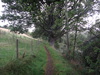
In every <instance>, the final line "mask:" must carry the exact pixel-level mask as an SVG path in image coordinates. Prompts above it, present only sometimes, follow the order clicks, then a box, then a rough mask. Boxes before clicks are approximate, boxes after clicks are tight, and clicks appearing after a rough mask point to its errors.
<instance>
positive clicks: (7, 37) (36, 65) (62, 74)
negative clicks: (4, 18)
mask: <svg viewBox="0 0 100 75" xmlns="http://www.w3.org/2000/svg"><path fill="white" fill-rule="evenodd" d="M16 39H18V40H19V41H18V50H19V51H18V53H19V55H18V57H19V58H18V59H17V58H16V54H17V53H16ZM0 75H80V74H79V73H78V72H77V71H76V70H75V69H74V68H73V67H72V66H71V65H70V64H69V63H68V61H66V60H65V59H64V58H63V57H62V55H61V54H60V53H59V52H57V51H56V50H55V49H54V48H52V47H51V46H50V45H49V44H48V43H47V42H46V41H40V40H34V39H32V38H28V37H19V36H18V35H15V34H14V35H12V34H10V33H8V32H5V31H0Z"/></svg>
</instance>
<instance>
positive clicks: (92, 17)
mask: <svg viewBox="0 0 100 75" xmlns="http://www.w3.org/2000/svg"><path fill="white" fill-rule="evenodd" d="M2 5H3V3H2V2H1V0H0V16H1V15H2V11H3V10H4V8H3V7H2ZM96 19H100V14H99V15H98V14H95V15H94V16H91V17H88V18H86V20H87V21H88V25H86V26H87V27H88V26H90V25H91V24H94V23H95V20H96ZM6 24H8V22H7V21H4V22H2V21H0V26H3V25H6Z"/></svg>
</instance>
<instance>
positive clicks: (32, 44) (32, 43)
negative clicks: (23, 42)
mask: <svg viewBox="0 0 100 75" xmlns="http://www.w3.org/2000/svg"><path fill="white" fill-rule="evenodd" d="M31 51H33V41H32V40H31Z"/></svg>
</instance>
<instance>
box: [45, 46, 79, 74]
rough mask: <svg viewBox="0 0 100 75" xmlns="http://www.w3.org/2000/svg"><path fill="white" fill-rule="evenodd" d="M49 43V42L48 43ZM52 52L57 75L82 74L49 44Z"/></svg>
mask: <svg viewBox="0 0 100 75" xmlns="http://www.w3.org/2000/svg"><path fill="white" fill-rule="evenodd" d="M46 45H47V44H46ZM47 47H48V49H49V50H50V52H51V55H52V57H53V61H54V65H55V75H80V74H79V72H77V71H76V70H75V69H74V68H73V67H72V65H71V64H69V62H68V61H67V60H65V59H64V58H63V57H62V55H61V54H60V53H59V52H57V51H56V50H55V49H53V48H52V47H50V46H49V44H48V45H47Z"/></svg>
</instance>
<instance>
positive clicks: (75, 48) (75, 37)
mask: <svg viewBox="0 0 100 75" xmlns="http://www.w3.org/2000/svg"><path fill="white" fill-rule="evenodd" d="M76 41H77V25H76V28H75V40H74V47H73V59H74V56H75V49H76Z"/></svg>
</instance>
